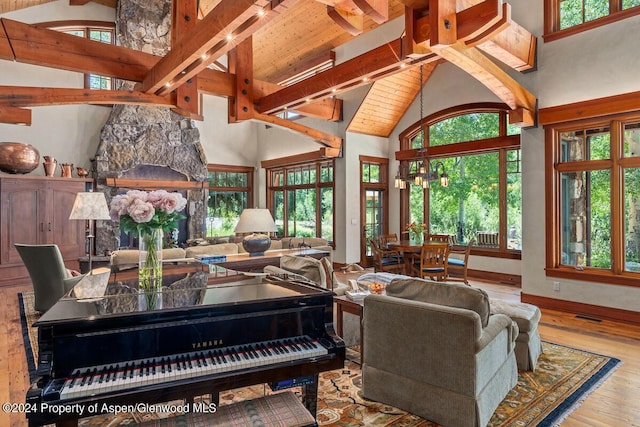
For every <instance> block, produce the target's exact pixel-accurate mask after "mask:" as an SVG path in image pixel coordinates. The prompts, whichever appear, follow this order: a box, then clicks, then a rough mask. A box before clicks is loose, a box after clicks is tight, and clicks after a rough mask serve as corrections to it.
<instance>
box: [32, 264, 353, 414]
mask: <svg viewBox="0 0 640 427" xmlns="http://www.w3.org/2000/svg"><path fill="white" fill-rule="evenodd" d="M209 268H213V267H209V266H203V265H201V264H194V266H192V267H188V268H186V269H185V267H180V268H179V269H178V268H176V269H175V271H174V272H173V273H172V271H168V272H167V271H166V269H165V272H166V274H165V275H163V287H162V293H161V295H160V296H159V297H160V298H161V303H160V304H158V308H156V309H154V310H146V309H144V303H143V296H141V295H140V294H139V292H138V289H137V285H136V281H135V280H130V279H131V277H134V276H135V275H132V274H131V272H128V273H127V272H124V273H117V274H114V273H111V274H110V275H109V273H107V276H108V277H109V280H108V284H107V285H106V291H105V292H104V295H100V296H98V297H95V296H93V297H92V298H87V297H86V296H85V297H79V296H78V295H76V294H74V293H73V292H72V293H71V294H69V295H68V296H66V297H64V298H62V299H61V300H60V301H58V302H57V303H56V304H55V305H54V306H53V307H52V308H51V309H50V310H49V311H47V312H46V313H45V314H44V315H43V316H42V317H41V318H40V319H39V320H38V321H37V322H36V326H37V327H38V345H39V359H38V366H37V375H38V378H37V380H36V381H35V382H34V383H33V384H32V386H31V389H30V390H29V391H28V392H27V397H26V404H27V407H28V408H29V410H28V411H27V412H28V413H27V419H28V421H29V425H30V426H37V425H43V424H51V423H56V424H57V425H76V424H77V420H78V418H81V417H87V416H92V415H97V413H101V411H102V410H104V408H109V407H113V405H118V406H120V405H135V404H139V403H158V402H168V401H173V400H176V399H184V400H185V401H186V402H193V399H194V397H196V396H202V395H209V396H211V399H212V401H213V402H214V403H216V404H217V403H218V402H217V399H218V393H219V392H220V391H224V390H229V389H233V388H237V387H244V386H248V385H253V384H261V383H269V384H272V385H273V384H276V385H277V384H288V383H292V384H299V385H301V387H302V400H303V403H304V405H305V406H306V408H307V409H308V410H309V412H310V413H311V414H312V415H313V416H314V417H315V415H316V404H317V386H318V385H317V380H318V373H319V372H323V371H328V370H333V369H339V368H342V367H343V366H344V360H345V347H344V342H343V341H342V340H341V339H340V338H339V337H338V336H336V335H335V332H334V329H333V294H332V293H331V292H329V291H326V290H324V289H320V288H318V287H316V286H313V285H311V284H308V283H302V282H296V281H294V280H288V279H287V278H279V277H273V276H271V277H250V278H247V277H246V276H240V275H239V276H236V277H232V278H231V279H229V278H227V279H225V280H223V281H222V282H223V283H216V281H215V280H212V277H213V274H212V273H210V271H209V270H208V269H209ZM118 274H119V275H120V276H118ZM127 274H129V276H127ZM81 288H82V286H80V287H79V288H78V292H77V294H81V292H80V289H81ZM101 294H102V293H101ZM160 306H161V308H160ZM61 409H62V411H69V412H66V413H59V412H62V411H61ZM96 412H97V413H96Z"/></svg>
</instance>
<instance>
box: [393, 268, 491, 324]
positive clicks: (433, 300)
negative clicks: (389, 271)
mask: <svg viewBox="0 0 640 427" xmlns="http://www.w3.org/2000/svg"><path fill="white" fill-rule="evenodd" d="M387 295H389V296H392V297H398V298H405V299H410V300H414V301H422V302H428V303H430V304H438V305H444V306H447V307H457V308H464V309H466V310H472V311H475V312H476V313H478V315H479V316H480V320H481V322H482V327H485V326H487V324H488V323H489V316H490V314H491V308H490V306H489V295H487V293H486V292H485V291H484V290H482V289H478V288H472V287H470V286H467V285H463V284H458V283H441V282H432V281H429V280H422V279H394V280H392V281H391V283H390V284H389V285H388V286H387Z"/></svg>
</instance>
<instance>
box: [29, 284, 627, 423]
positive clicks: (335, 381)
mask: <svg viewBox="0 0 640 427" xmlns="http://www.w3.org/2000/svg"><path fill="white" fill-rule="evenodd" d="M18 300H19V303H20V313H21V320H22V328H23V334H24V338H25V347H26V349H27V363H28V364H29V372H30V374H32V373H33V372H34V371H35V365H34V361H35V359H36V356H37V348H36V347H37V343H38V340H37V332H36V331H35V328H33V327H31V325H32V324H33V322H34V321H35V320H37V318H38V313H36V312H34V310H33V294H32V293H25V294H24V295H23V294H18ZM543 349H544V354H542V355H541V356H540V358H539V359H538V365H537V368H536V372H535V373H532V372H520V373H519V375H518V384H517V385H516V387H515V388H514V389H513V390H511V392H510V393H509V394H508V395H507V397H506V398H505V399H504V401H503V402H502V403H501V404H500V406H498V409H497V410H496V412H495V413H494V415H493V417H492V418H491V421H490V422H489V426H491V427H497V426H501V427H525V426H555V425H558V424H559V423H560V422H561V421H562V420H564V419H565V418H566V417H567V416H568V415H569V414H570V413H571V412H573V410H575V408H577V407H578V406H579V405H580V404H581V403H582V401H584V399H586V397H587V396H588V395H589V394H590V393H591V392H592V391H593V390H595V389H596V388H597V387H598V386H599V385H600V384H601V383H602V382H603V381H604V380H605V379H606V378H607V377H608V376H609V375H610V374H611V373H612V372H613V371H614V370H615V369H616V367H617V366H618V365H619V364H620V360H618V359H615V358H611V357H607V356H603V355H599V354H594V353H591V352H588V351H584V350H578V349H575V348H570V347H566V346H562V345H558V344H552V343H547V342H545V343H543ZM357 350H358V348H357V347H354V348H350V349H349V350H348V351H347V359H348V360H347V361H346V363H345V367H344V369H341V370H336V371H331V372H324V373H322V374H321V375H320V384H319V386H318V414H317V420H318V424H320V425H324V426H370V425H377V426H403V427H425V426H437V424H434V423H432V422H430V421H427V420H424V419H422V418H420V417H417V416H415V415H411V414H409V413H407V412H405V411H402V410H400V409H397V408H394V407H391V406H387V405H384V404H380V403H377V402H373V401H370V400H366V399H363V398H362V396H361V388H362V375H361V371H360V366H359V365H358V364H357V363H355V362H354V361H358V360H360V359H359V353H358V352H357ZM294 391H295V389H294ZM268 393H271V391H270V389H269V387H268V386H266V385H258V386H252V387H245V388H242V389H236V390H230V391H226V392H223V393H221V394H220V404H221V405H224V404H228V403H232V402H237V401H240V400H245V399H252V398H257V397H260V396H264V395H265V394H268ZM171 415H174V414H167V413H144V414H140V413H133V414H132V413H125V414H120V415H118V416H115V415H108V416H99V417H91V418H84V419H81V420H80V423H79V425H81V426H91V427H93V426H104V425H109V426H125V425H130V424H131V422H132V421H136V422H141V421H149V420H151V419H154V418H155V419H159V418H166V417H169V416H171Z"/></svg>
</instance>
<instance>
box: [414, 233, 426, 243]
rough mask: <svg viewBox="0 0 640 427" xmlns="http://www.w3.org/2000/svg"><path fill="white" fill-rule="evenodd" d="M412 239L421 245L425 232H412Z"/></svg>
mask: <svg viewBox="0 0 640 427" xmlns="http://www.w3.org/2000/svg"><path fill="white" fill-rule="evenodd" d="M411 241H412V242H413V243H414V244H416V245H421V244H422V243H423V242H424V233H423V232H419V233H416V232H414V233H412V236H411Z"/></svg>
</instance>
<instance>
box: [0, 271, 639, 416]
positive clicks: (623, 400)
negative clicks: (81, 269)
mask: <svg viewBox="0 0 640 427" xmlns="http://www.w3.org/2000/svg"><path fill="white" fill-rule="evenodd" d="M473 285H474V286H478V287H481V288H483V289H485V290H486V291H487V293H488V294H489V296H490V297H492V298H500V299H506V300H510V301H519V300H520V289H519V288H515V287H513V286H509V285H501V284H492V283H485V282H474V283H473ZM29 289H30V286H16V287H3V288H0V299H2V300H3V301H5V304H4V305H3V308H2V311H1V314H0V325H1V328H2V329H1V332H0V378H1V381H0V401H1V402H2V403H5V402H10V403H24V399H25V394H26V391H27V389H28V387H29V379H28V372H27V364H26V357H25V351H24V345H23V341H22V331H21V327H20V315H19V311H18V296H17V294H18V292H21V291H24V290H29ZM539 330H540V335H541V336H542V339H543V340H545V341H550V342H554V343H557V344H565V345H568V346H572V347H577V348H582V349H585V350H589V351H593V352H596V353H602V354H606V355H609V356H613V357H617V358H618V359H621V360H622V362H623V363H622V365H621V366H620V367H619V368H618V369H617V370H616V371H615V372H614V373H613V375H612V376H611V377H610V378H608V379H607V380H606V381H605V382H604V384H603V385H602V386H600V387H599V388H598V389H597V390H596V391H595V392H594V393H593V394H592V395H591V396H589V397H588V398H587V399H586V400H585V401H584V403H583V404H582V406H580V407H579V408H578V409H577V410H576V411H575V412H574V413H573V414H572V415H571V416H570V417H569V418H568V419H567V420H566V421H564V422H563V423H562V426H563V427H578V426H580V427H584V426H594V427H605V426H606V427H618V426H619V427H623V426H624V427H629V426H632V427H640V326H635V325H628V324H624V323H618V322H611V321H602V322H599V321H595V320H590V319H583V318H578V317H576V316H575V315H573V314H569V313H564V312H559V311H552V310H543V311H542V320H541V322H540V325H539ZM0 425H1V426H11V427H22V426H26V425H27V423H26V418H25V415H24V413H6V412H5V411H3V412H2V413H1V414H0Z"/></svg>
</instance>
